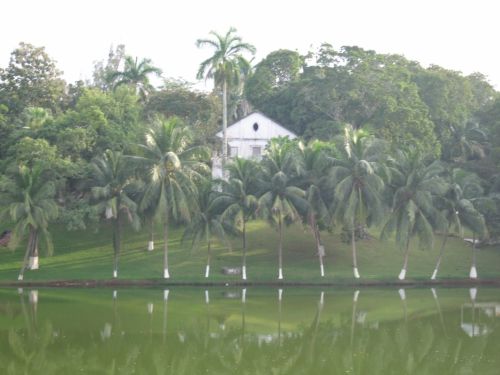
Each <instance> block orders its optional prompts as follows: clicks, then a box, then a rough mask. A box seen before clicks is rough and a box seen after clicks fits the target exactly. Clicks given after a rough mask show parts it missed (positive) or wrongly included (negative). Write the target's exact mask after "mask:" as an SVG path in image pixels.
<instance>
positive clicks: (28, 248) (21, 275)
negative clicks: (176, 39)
mask: <svg viewBox="0 0 500 375" xmlns="http://www.w3.org/2000/svg"><path fill="white" fill-rule="evenodd" d="M34 232H35V229H34V228H33V227H31V226H30V234H29V238H28V244H27V245H26V253H25V254H24V258H23V263H22V265H21V270H20V271H19V276H18V277H17V279H18V280H19V281H22V280H23V279H24V271H25V270H26V268H27V266H28V257H29V255H30V254H31V252H32V248H33V243H34V241H35V233H34Z"/></svg>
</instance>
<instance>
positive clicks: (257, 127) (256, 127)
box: [253, 123, 259, 131]
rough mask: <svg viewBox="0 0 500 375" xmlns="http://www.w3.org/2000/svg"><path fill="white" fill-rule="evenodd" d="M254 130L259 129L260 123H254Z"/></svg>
mask: <svg viewBox="0 0 500 375" xmlns="http://www.w3.org/2000/svg"><path fill="white" fill-rule="evenodd" d="M253 130H255V131H257V130H259V124H257V123H255V124H253Z"/></svg>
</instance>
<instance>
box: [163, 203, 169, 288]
mask: <svg viewBox="0 0 500 375" xmlns="http://www.w3.org/2000/svg"><path fill="white" fill-rule="evenodd" d="M163 278H164V279H168V278H170V274H169V272H168V212H167V213H165V216H164V217H163Z"/></svg>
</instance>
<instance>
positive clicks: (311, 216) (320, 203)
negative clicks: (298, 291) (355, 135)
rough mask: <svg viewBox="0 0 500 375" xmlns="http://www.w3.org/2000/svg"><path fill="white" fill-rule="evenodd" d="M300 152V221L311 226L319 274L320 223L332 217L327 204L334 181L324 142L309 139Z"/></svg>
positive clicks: (326, 222)
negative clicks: (303, 198) (302, 205)
mask: <svg viewBox="0 0 500 375" xmlns="http://www.w3.org/2000/svg"><path fill="white" fill-rule="evenodd" d="M301 156H302V160H303V168H302V170H301V176H300V181H301V185H302V188H303V189H304V190H305V192H306V199H307V201H308V203H309V205H308V210H307V215H306V217H305V220H304V221H305V222H306V223H307V224H308V225H309V227H310V228H311V232H312V234H313V237H314V241H315V243H316V251H317V254H318V259H319V264H320V274H321V277H324V276H325V269H324V265H323V257H324V255H325V250H324V246H323V243H322V242H321V234H320V225H323V226H328V225H330V224H331V221H332V218H331V215H330V212H329V209H328V204H329V202H332V201H333V187H334V185H333V180H332V178H331V173H330V171H331V168H332V167H333V164H334V159H333V158H332V157H331V156H329V155H328V154H327V152H326V148H325V144H324V143H322V142H319V141H314V142H311V143H309V144H308V145H307V147H301Z"/></svg>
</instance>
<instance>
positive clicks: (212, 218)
mask: <svg viewBox="0 0 500 375" xmlns="http://www.w3.org/2000/svg"><path fill="white" fill-rule="evenodd" d="M216 196H217V192H216V191H213V190H212V184H211V182H210V181H207V182H204V183H202V185H201V187H200V188H199V189H198V197H197V205H198V210H197V211H196V212H195V213H194V214H193V215H192V217H191V221H190V222H189V224H188V225H187V226H186V229H185V230H184V235H183V236H182V242H184V241H185V240H186V239H188V238H190V239H191V245H192V247H194V246H195V245H197V244H199V243H200V242H203V241H205V242H206V244H207V265H206V268H205V278H207V277H208V276H209V274H210V260H211V258H212V251H211V250H212V242H213V236H214V235H215V236H216V237H217V238H219V240H221V241H222V242H224V243H225V244H226V245H228V243H227V241H226V233H225V230H224V227H223V225H222V223H221V220H220V214H219V212H218V210H217V206H216V205H214V204H213V203H214V200H215V199H216Z"/></svg>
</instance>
